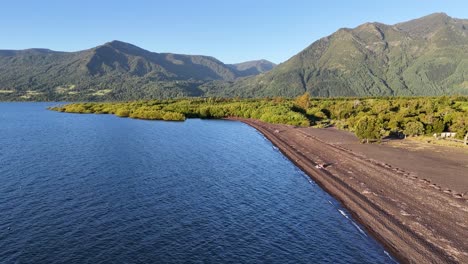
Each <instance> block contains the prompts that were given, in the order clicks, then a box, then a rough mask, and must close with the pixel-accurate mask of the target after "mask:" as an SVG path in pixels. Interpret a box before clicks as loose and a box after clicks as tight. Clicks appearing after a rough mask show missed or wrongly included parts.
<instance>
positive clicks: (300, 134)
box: [229, 118, 468, 263]
mask: <svg viewBox="0 0 468 264" xmlns="http://www.w3.org/2000/svg"><path fill="white" fill-rule="evenodd" d="M229 120H236V121H241V122H243V123H245V124H247V125H249V126H251V127H253V128H255V129H256V130H257V131H259V132H260V133H262V134H263V135H264V136H265V137H266V138H267V139H268V140H270V141H271V142H272V144H273V145H275V146H276V147H278V149H279V150H280V151H281V152H282V153H283V154H284V155H285V156H286V157H287V158H288V159H290V160H291V161H292V162H293V163H294V164H295V165H296V166H298V167H299V168H300V169H302V170H303V171H304V172H305V173H306V174H307V175H308V176H309V177H311V178H312V179H313V180H314V181H315V182H316V183H317V184H318V185H319V186H320V187H321V188H322V189H324V190H325V191H326V192H328V193H329V194H330V195H332V196H333V197H334V198H335V199H337V200H338V201H340V203H341V204H342V205H343V207H345V208H346V209H348V211H349V212H350V213H351V215H352V216H353V218H354V219H356V220H357V221H358V222H359V223H360V224H361V225H362V226H364V228H365V229H366V231H367V232H368V233H370V234H371V235H372V236H373V237H374V238H375V239H376V240H377V241H379V242H380V243H381V244H382V245H383V246H384V248H385V250H386V251H388V252H389V253H390V254H391V255H392V256H393V257H395V258H396V259H397V260H398V261H399V262H401V263H462V262H468V242H467V241H466V237H467V236H468V232H467V231H466V230H468V229H467V228H468V205H467V202H468V200H466V199H465V198H461V197H460V198H456V197H454V196H451V195H449V194H447V193H443V192H440V191H437V190H434V189H433V188H428V187H427V186H428V184H427V183H426V182H423V181H422V180H420V179H417V177H416V179H414V177H411V175H407V174H402V173H401V172H395V171H394V170H392V169H390V168H388V167H385V166H383V165H382V164H379V163H374V162H369V161H368V160H365V159H363V158H362V157H360V156H359V155H356V154H355V153H353V152H352V151H347V150H345V149H343V148H340V147H338V146H335V145H332V144H328V143H327V142H324V141H322V140H320V139H318V138H316V137H314V136H311V135H308V134H307V133H305V132H304V131H303V130H300V129H297V128H295V127H292V126H287V125H272V124H267V123H264V122H261V121H257V120H251V119H241V118H229ZM318 164H327V165H326V166H325V168H317V167H315V166H316V165H318Z"/></svg>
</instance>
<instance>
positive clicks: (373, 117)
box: [50, 93, 468, 140]
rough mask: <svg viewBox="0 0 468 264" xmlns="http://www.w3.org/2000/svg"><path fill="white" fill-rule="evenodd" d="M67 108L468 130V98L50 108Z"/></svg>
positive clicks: (400, 129)
mask: <svg viewBox="0 0 468 264" xmlns="http://www.w3.org/2000/svg"><path fill="white" fill-rule="evenodd" d="M50 109H51V110H55V111H60V112H67V113H94V114H114V115H117V116H120V117H130V118H137V119H147V120H167V121H183V120H185V119H186V118H214V119H220V118H227V117H240V118H253V119H258V120H261V121H264V122H268V123H275V124H288V125H294V126H316V127H327V126H335V127H337V128H339V129H344V130H349V131H352V132H354V133H355V134H356V135H357V136H358V137H359V138H360V139H375V140H380V139H381V138H383V137H386V136H402V135H404V136H418V135H432V134H433V133H441V132H444V131H451V132H455V133H457V137H458V138H463V137H464V136H465V134H466V133H467V132H468V97H466V96H452V97H447V96H443V97H401V98H396V97H386V98H382V97H380V98H311V97H310V95H309V94H308V93H305V94H304V95H302V96H299V97H297V98H295V99H288V98H283V97H273V98H263V99H240V98H229V99H228V98H187V99H178V100H150V101H132V102H120V103H116V102H110V103H73V104H67V105H63V106H57V107H53V108H50Z"/></svg>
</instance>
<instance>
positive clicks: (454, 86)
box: [0, 13, 468, 101]
mask: <svg viewBox="0 0 468 264" xmlns="http://www.w3.org/2000/svg"><path fill="white" fill-rule="evenodd" d="M251 75H255V76H251ZM304 92H309V93H310V94H311V95H313V96H322V97H329V96H411V95H450V94H468V20H465V19H457V18H452V17H449V16H448V15H446V14H444V13H436V14H431V15H429V16H425V17H422V18H419V19H415V20H411V21H408V22H404V23H399V24H395V25H386V24H382V23H377V22H374V23H365V24H363V25H360V26H358V27H356V28H353V29H350V28H342V29H339V30H338V31H336V32H335V33H333V34H332V35H330V36H327V37H324V38H322V39H319V40H318V41H316V42H314V43H312V44H311V45H310V46H309V47H307V48H306V49H304V50H303V51H301V52H299V53H298V54H297V55H295V56H293V57H292V58H290V59H289V60H287V61H286V62H284V63H281V64H279V65H277V66H275V65H274V64H273V63H271V62H268V61H265V60H260V61H250V62H245V63H239V64H230V65H229V64H224V63H222V62H221V61H219V60H217V59H215V58H213V57H209V56H195V55H181V54H172V53H155V52H150V51H147V50H144V49H141V48H139V47H137V46H134V45H132V44H128V43H124V42H120V41H112V42H109V43H106V44H104V45H101V46H98V47H95V48H92V49H88V50H83V51H78V52H57V51H51V50H47V49H28V50H20V51H14V50H13V51H12V50H0V101H1V100H56V101H58V100H67V101H83V100H134V99H152V98H173V97H187V96H231V97H233V96H241V97H264V96H287V97H293V96H297V95H300V94H303V93H304Z"/></svg>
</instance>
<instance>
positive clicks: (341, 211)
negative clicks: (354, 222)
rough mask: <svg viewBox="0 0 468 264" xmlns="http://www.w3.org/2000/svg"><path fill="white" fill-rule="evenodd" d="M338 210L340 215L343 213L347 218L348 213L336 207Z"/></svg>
mask: <svg viewBox="0 0 468 264" xmlns="http://www.w3.org/2000/svg"><path fill="white" fill-rule="evenodd" d="M338 211H339V212H340V214H341V215H343V216H344V217H346V219H349V217H348V215H347V214H346V213H345V212H344V211H343V210H341V209H338Z"/></svg>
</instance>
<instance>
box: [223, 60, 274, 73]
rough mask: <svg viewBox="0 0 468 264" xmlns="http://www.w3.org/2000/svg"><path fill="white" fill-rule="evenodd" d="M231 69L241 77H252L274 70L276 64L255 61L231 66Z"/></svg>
mask: <svg viewBox="0 0 468 264" xmlns="http://www.w3.org/2000/svg"><path fill="white" fill-rule="evenodd" d="M228 66H229V67H230V68H231V69H234V70H235V71H237V72H238V74H239V76H243V77H245V76H251V75H257V74H260V73H264V72H267V71H270V70H271V69H273V68H274V67H275V66H276V64H274V63H273V62H270V61H267V60H254V61H246V62H242V63H236V64H229V65H228Z"/></svg>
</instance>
